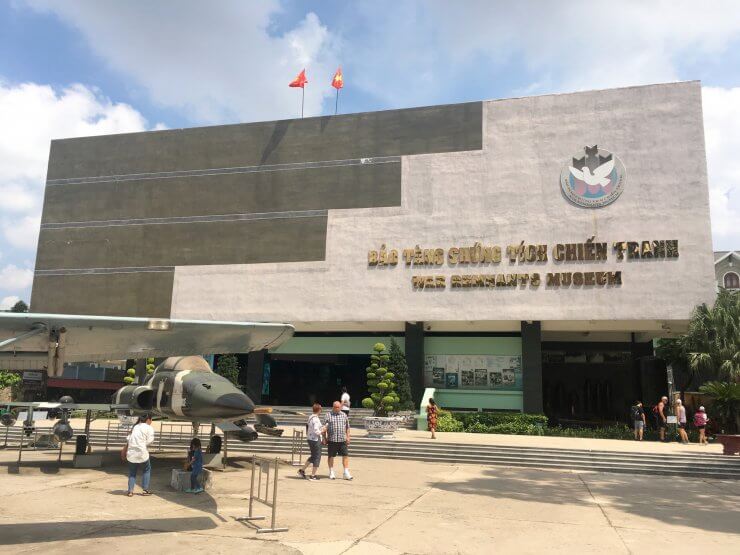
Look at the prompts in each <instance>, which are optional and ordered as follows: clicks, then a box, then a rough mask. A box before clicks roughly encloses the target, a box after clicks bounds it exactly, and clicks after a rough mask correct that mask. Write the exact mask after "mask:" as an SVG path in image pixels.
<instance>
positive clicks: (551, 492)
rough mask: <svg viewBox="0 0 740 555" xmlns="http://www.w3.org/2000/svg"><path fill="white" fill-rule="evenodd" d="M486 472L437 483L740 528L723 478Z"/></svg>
mask: <svg viewBox="0 0 740 555" xmlns="http://www.w3.org/2000/svg"><path fill="white" fill-rule="evenodd" d="M483 473H484V476H483V477H476V478H472V479H469V480H462V481H449V482H442V483H435V484H434V487H435V488H436V489H439V490H442V491H448V492H451V493H459V494H468V495H477V496H485V497H488V498H501V499H516V500H520V501H531V502H536V503H551V504H552V505H553V511H557V508H556V507H555V506H556V505H563V504H569V505H576V506H577V505H580V506H594V503H595V501H596V502H598V503H599V505H600V506H601V507H602V509H603V510H604V511H605V512H606V513H607V514H610V512H611V511H613V510H615V511H621V512H624V513H629V514H631V515H634V516H638V517H642V518H647V519H654V520H657V521H659V522H661V523H663V524H670V525H677V526H686V527H691V528H696V529H698V530H703V531H716V532H723V533H729V534H738V533H740V528H738V522H740V496H738V495H737V494H736V493H733V491H731V490H730V489H729V488H725V489H722V486H721V483H716V482H708V481H705V480H700V479H689V478H678V477H676V478H671V479H668V478H664V477H660V478H656V477H653V476H645V475H630V474H625V475H619V474H605V473H597V474H563V473H560V472H548V471H539V470H531V471H527V470H523V469H516V471H509V470H506V469H485V470H484V471H483ZM643 487H644V491H652V492H655V496H654V497H649V496H648V495H647V494H645V493H644V491H643ZM735 491H736V490H735ZM617 517H618V515H617ZM610 518H611V516H610ZM617 520H618V518H617ZM615 525H616V526H619V524H615Z"/></svg>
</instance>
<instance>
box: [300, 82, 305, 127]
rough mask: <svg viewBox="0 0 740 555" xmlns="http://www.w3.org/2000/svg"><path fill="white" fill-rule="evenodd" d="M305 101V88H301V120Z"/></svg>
mask: <svg viewBox="0 0 740 555" xmlns="http://www.w3.org/2000/svg"><path fill="white" fill-rule="evenodd" d="M305 100H306V87H305V85H304V86H303V87H301V119H303V102H304V101H305Z"/></svg>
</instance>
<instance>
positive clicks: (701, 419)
mask: <svg viewBox="0 0 740 555" xmlns="http://www.w3.org/2000/svg"><path fill="white" fill-rule="evenodd" d="M708 422H709V418H708V417H707V413H706V411H705V410H704V407H699V410H698V411H696V412H695V413H694V427H695V428H696V429H697V430H699V445H708V443H709V442H708V441H707V434H706V427H707V423H708Z"/></svg>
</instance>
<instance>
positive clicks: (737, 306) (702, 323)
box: [657, 289, 740, 387]
mask: <svg viewBox="0 0 740 555" xmlns="http://www.w3.org/2000/svg"><path fill="white" fill-rule="evenodd" d="M657 354H658V356H660V357H661V358H663V359H664V360H666V361H667V362H669V363H670V364H672V365H673V367H674V369H677V370H679V371H682V370H683V371H685V372H686V373H687V375H688V380H687V383H686V384H685V387H688V386H689V384H690V383H691V382H692V381H693V380H694V378H698V379H699V380H700V381H706V380H712V379H719V380H724V381H730V382H738V381H740V294H738V292H737V291H727V290H726V289H720V292H719V294H718V295H717V299H716V300H715V302H714V305H713V306H712V307H711V308H709V307H708V306H707V305H706V304H702V305H700V306H697V307H696V308H695V309H694V312H693V313H692V315H691V321H690V322H689V329H688V332H687V333H686V335H682V336H681V337H678V338H676V339H663V340H661V341H660V342H659V344H658V348H657Z"/></svg>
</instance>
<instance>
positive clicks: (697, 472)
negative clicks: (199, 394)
mask: <svg viewBox="0 0 740 555" xmlns="http://www.w3.org/2000/svg"><path fill="white" fill-rule="evenodd" d="M49 432H50V428H39V429H38V433H39V434H42V433H49ZM20 436H21V430H20V428H11V429H10V431H9V435H8V438H9V442H10V443H11V444H14V445H15V446H16V447H17V442H18V440H19V439H20ZM201 437H202V438H203V439H207V434H201ZM160 438H161V439H160ZM106 440H107V445H108V449H109V450H111V451H116V450H119V449H120V448H121V447H122V446H123V443H124V441H125V434H122V433H116V434H113V433H111V434H108V436H107V438H106V431H105V430H93V431H92V433H91V437H90V443H91V444H92V445H94V446H97V447H102V446H105V445H106ZM189 440H190V438H189V436H188V437H182V435H181V434H178V433H165V434H158V437H157V441H156V443H155V445H154V449H153V451H154V450H157V449H162V450H163V451H174V452H177V451H183V452H184V450H185V449H187V445H188V443H189ZM291 447H292V441H291V438H290V437H280V438H276V437H269V436H261V437H260V439H259V440H257V441H255V442H250V443H242V442H239V441H236V440H230V441H229V446H228V448H229V453H230V454H232V455H236V454H239V455H242V454H248V453H262V454H265V453H274V454H279V455H284V456H285V457H287V456H288V455H290V454H291ZM306 452H307V447H306V446H305V444H304V445H303V456H304V457H305V455H306ZM351 452H352V456H354V457H369V458H390V459H402V460H419V461H427V462H443V463H471V464H483V465H494V466H508V467H526V468H557V469H569V470H582V471H595V472H618V473H637V474H653V475H665V476H670V475H678V476H687V477H697V478H702V477H703V478H715V479H740V457H731V456H724V455H709V454H703V453H697V454H687V455H682V454H671V453H666V454H660V453H655V454H653V453H622V452H610V451H589V450H585V449H584V450H576V449H547V448H533V447H509V446H494V445H465V444H460V443H432V442H429V443H427V442H422V441H399V440H390V439H380V440H378V439H368V438H355V439H354V440H353V441H352V447H351Z"/></svg>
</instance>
